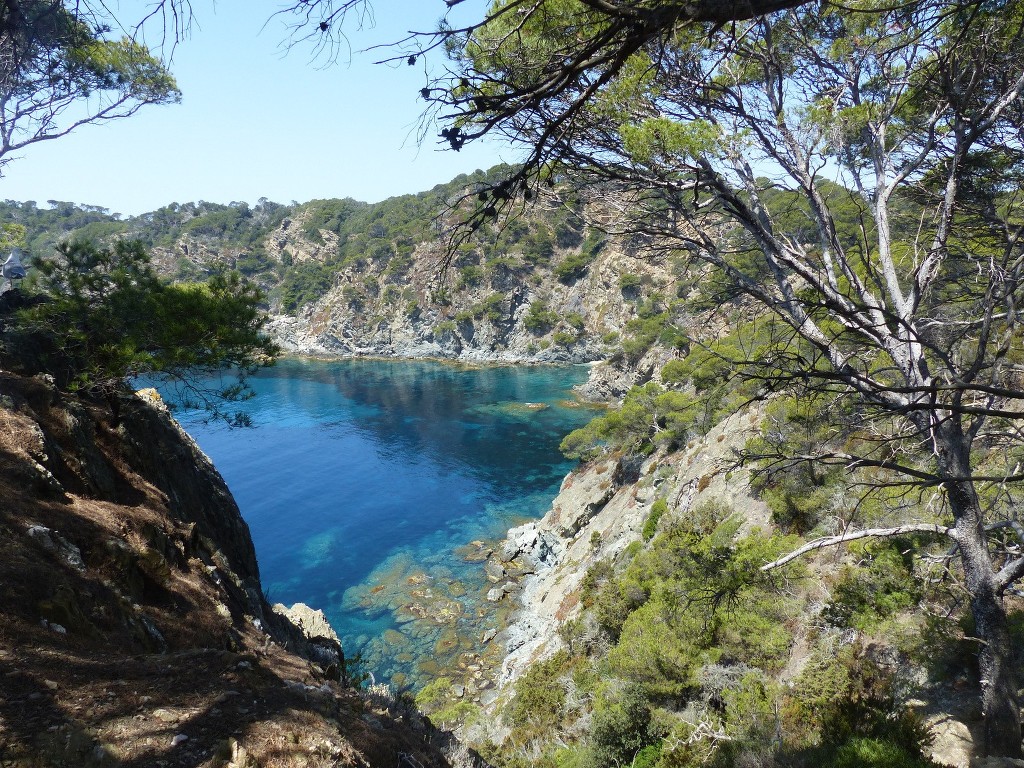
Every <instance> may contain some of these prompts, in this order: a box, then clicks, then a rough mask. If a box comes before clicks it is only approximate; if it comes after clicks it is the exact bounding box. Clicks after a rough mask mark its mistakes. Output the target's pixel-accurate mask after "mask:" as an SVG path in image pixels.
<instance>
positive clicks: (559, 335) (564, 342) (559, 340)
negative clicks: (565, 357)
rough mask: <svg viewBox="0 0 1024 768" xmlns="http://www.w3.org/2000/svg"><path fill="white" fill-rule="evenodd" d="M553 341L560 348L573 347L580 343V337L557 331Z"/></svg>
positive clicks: (552, 338)
mask: <svg viewBox="0 0 1024 768" xmlns="http://www.w3.org/2000/svg"><path fill="white" fill-rule="evenodd" d="M551 340H552V341H553V342H554V343H555V344H557V345H558V346H560V347H571V346H572V345H573V344H575V343H576V342H577V341H579V336H578V335H577V334H575V333H570V332H569V331H555V334H554V335H553V336H552V337H551Z"/></svg>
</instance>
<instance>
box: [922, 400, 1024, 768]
mask: <svg viewBox="0 0 1024 768" xmlns="http://www.w3.org/2000/svg"><path fill="white" fill-rule="evenodd" d="M933 434H934V437H935V441H936V449H937V451H936V452H937V454H938V459H939V469H940V472H941V473H942V474H943V475H945V476H946V477H950V478H966V477H969V476H970V462H969V459H968V456H969V448H968V444H967V438H966V436H965V435H964V434H963V430H962V429H961V426H960V423H959V421H958V420H957V419H955V418H952V419H948V420H947V421H946V422H945V423H944V424H943V425H942V426H941V427H939V428H938V429H936V430H935V431H934V432H933ZM946 494H947V498H948V499H949V506H950V510H951V511H952V513H953V519H954V524H953V533H952V537H953V539H954V540H955V541H956V543H957V546H958V547H959V549H960V554H961V561H962V562H963V569H964V582H965V583H964V586H965V587H966V589H967V593H968V594H969V595H970V606H971V614H972V615H973V617H974V625H975V634H976V636H977V638H978V640H979V641H980V648H979V651H978V666H979V670H980V684H981V707H982V714H983V716H984V721H985V722H984V742H983V744H982V749H983V751H984V752H985V754H987V755H995V756H999V757H1021V756H1022V751H1021V717H1020V700H1019V697H1018V694H1017V690H1018V689H1017V674H1016V670H1015V669H1014V667H1013V646H1012V643H1011V641H1010V629H1009V625H1008V623H1007V619H1006V609H1005V607H1004V606H1003V596H1002V591H1001V589H1000V586H999V584H998V581H997V579H996V574H995V571H994V570H993V567H992V558H991V556H990V555H989V550H988V540H987V536H986V533H985V525H984V518H983V516H982V511H981V503H980V501H979V499H978V494H977V492H976V490H975V488H974V483H973V482H971V481H969V480H962V479H958V480H951V481H949V482H947V483H946Z"/></svg>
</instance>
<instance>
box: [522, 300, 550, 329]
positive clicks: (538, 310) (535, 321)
mask: <svg viewBox="0 0 1024 768" xmlns="http://www.w3.org/2000/svg"><path fill="white" fill-rule="evenodd" d="M557 323H558V313H557V312H555V311H554V310H551V309H548V307H547V304H545V303H544V302H543V301H542V300H541V299H536V300H534V301H532V302H530V308H529V309H528V310H527V312H526V315H525V316H524V317H523V325H524V326H525V327H526V330H528V331H530V332H531V333H533V334H541V333H544V332H545V331H547V330H549V329H550V328H552V327H553V326H554V325H556V324H557Z"/></svg>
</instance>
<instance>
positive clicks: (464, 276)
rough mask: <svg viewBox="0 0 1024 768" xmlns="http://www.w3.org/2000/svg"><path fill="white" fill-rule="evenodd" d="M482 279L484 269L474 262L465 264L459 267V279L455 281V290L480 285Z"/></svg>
mask: <svg viewBox="0 0 1024 768" xmlns="http://www.w3.org/2000/svg"><path fill="white" fill-rule="evenodd" d="M483 280H484V269H483V267H479V266H477V265H476V264H467V265H466V266H464V267H459V279H458V281H457V282H456V283H455V290H457V291H461V290H464V289H466V288H471V287H473V286H477V285H480V283H482V282H483Z"/></svg>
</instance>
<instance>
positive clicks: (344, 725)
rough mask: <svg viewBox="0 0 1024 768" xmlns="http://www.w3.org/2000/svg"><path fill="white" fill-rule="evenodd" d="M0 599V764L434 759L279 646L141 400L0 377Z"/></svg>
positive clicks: (418, 741) (213, 512)
mask: <svg viewBox="0 0 1024 768" xmlns="http://www.w3.org/2000/svg"><path fill="white" fill-rule="evenodd" d="M0 595H2V600H0V765H2V766H93V765H95V766H99V765H109V766H138V767H139V768H142V766H147V767H148V766H217V765H231V766H254V765H260V766H335V765H337V766H382V767H383V766H387V768H394V766H421V767H422V768H427V767H429V766H436V767H438V768H440V767H441V766H447V765H448V763H447V762H446V761H445V759H444V758H443V757H442V755H441V752H440V751H439V749H438V748H437V747H436V746H435V745H433V744H431V743H430V742H431V741H437V739H438V737H437V736H436V734H433V732H432V731H430V730H429V728H428V727H427V725H426V724H425V723H424V722H423V721H421V720H420V719H419V718H418V717H417V716H415V715H413V714H410V713H406V714H404V715H403V716H399V715H395V717H392V716H390V715H389V714H388V712H386V711H385V709H384V707H383V705H388V704H393V702H389V701H387V700H381V701H379V702H378V704H377V705H374V704H372V703H370V701H369V700H367V699H365V698H363V697H361V696H360V695H359V694H357V693H356V692H354V691H351V690H348V689H345V688H343V687H342V686H341V685H340V684H339V682H338V679H337V678H338V676H339V673H338V669H337V667H336V666H327V665H325V666H320V665H317V664H314V663H312V662H310V661H308V660H306V659H305V658H302V657H301V656H299V655H297V653H294V652H292V651H291V650H289V648H291V649H294V650H297V651H304V650H306V651H308V647H307V646H308V644H307V643H305V641H304V640H303V639H302V638H301V637H300V636H299V635H298V634H297V633H296V630H295V629H294V627H291V626H290V625H288V624H287V623H286V622H284V621H283V620H282V619H281V618H280V617H279V616H277V615H276V614H274V613H273V612H271V611H270V609H269V607H268V606H267V605H266V602H265V601H264V599H263V595H262V594H261V588H260V583H259V571H258V568H257V563H256V557H255V553H254V551H253V546H252V541H251V539H250V538H249V532H248V528H247V526H246V524H245V522H244V521H243V520H242V518H241V516H240V515H239V513H238V508H237V506H236V505H235V503H234V501H233V499H232V498H231V495H230V493H229V492H228V490H227V488H226V486H225V485H224V483H223V480H222V479H221V477H220V475H219V474H218V473H217V472H216V470H215V469H214V468H213V466H212V465H211V464H210V463H209V461H208V460H207V459H206V457H205V456H204V455H203V454H202V453H201V452H200V451H199V450H198V448H197V447H196V446H195V444H194V443H192V441H191V440H190V439H189V438H188V437H187V436H186V435H184V433H182V432H181V431H180V429H179V428H178V427H177V425H176V423H175V422H173V420H172V419H170V418H169V417H168V416H167V414H166V413H165V412H164V411H162V410H161V408H160V407H159V404H153V403H147V402H145V401H144V400H143V399H141V398H139V397H134V396H125V397H120V398H117V399H116V400H112V401H106V400H95V401H90V400H85V399H79V398H75V397H71V396H69V395H67V394H65V393H61V392H59V391H58V390H57V389H56V388H55V387H54V385H53V384H52V381H51V380H49V379H48V378H47V377H45V376H37V377H32V378H27V377H21V376H17V375H15V374H12V373H8V372H5V371H0ZM395 709H396V708H395V707H394V706H392V707H391V711H392V712H394V711H395Z"/></svg>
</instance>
